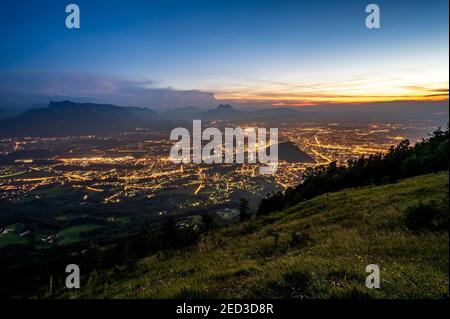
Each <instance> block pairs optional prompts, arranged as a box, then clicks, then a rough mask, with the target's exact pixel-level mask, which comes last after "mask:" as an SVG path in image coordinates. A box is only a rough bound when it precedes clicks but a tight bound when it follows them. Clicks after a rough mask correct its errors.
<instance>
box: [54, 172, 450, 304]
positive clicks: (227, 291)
mask: <svg viewBox="0 0 450 319" xmlns="http://www.w3.org/2000/svg"><path fill="white" fill-rule="evenodd" d="M448 178H449V176H448V172H442V173H437V174H429V175H423V176H419V177H414V178H409V179H405V180H401V181H399V182H397V183H395V184H388V185H383V186H368V187H363V188H355V189H345V190H342V191H339V192H335V193H327V194H323V195H320V196H317V197H315V198H313V199H311V200H308V201H305V202H302V203H300V204H298V205H296V206H294V207H291V208H289V209H287V210H284V211H279V212H274V213H271V214H269V215H264V216H257V217H255V218H253V219H251V220H249V221H247V222H244V223H240V224H237V225H234V226H229V227H225V228H222V229H217V230H212V231H209V232H207V233H205V234H202V235H201V237H200V240H199V241H198V243H197V244H196V245H195V246H193V247H191V248H188V249H184V250H177V251H169V252H159V253H156V254H154V255H151V256H148V257H147V258H144V259H141V260H140V261H139V262H138V265H137V266H136V267H135V269H133V270H131V271H126V272H120V271H117V270H108V271H105V272H94V273H92V274H90V275H89V276H88V277H84V278H83V279H82V285H83V289H80V290H79V291H77V292H70V293H67V292H65V293H64V294H63V295H62V296H61V297H69V298H92V297H95V298H299V299H308V298H448V296H449V292H448V267H449V260H448V259H449V237H448V215H447V216H446V217H445V218H446V220H447V227H446V228H445V229H434V228H433V229H431V228H430V229H427V228H422V229H421V228H418V229H414V230H411V229H410V228H408V227H407V223H406V220H407V214H408V211H410V210H411V209H412V208H414V207H417V206H418V205H420V204H430V203H431V204H432V205H435V206H437V207H441V208H442V209H448V189H449V185H448ZM446 214H448V212H447V213H446ZM369 264H377V265H379V267H380V278H381V284H380V288H379V289H368V288H367V287H366V285H365V280H366V277H367V276H368V275H369V273H366V271H365V270H366V266H367V265H369Z"/></svg>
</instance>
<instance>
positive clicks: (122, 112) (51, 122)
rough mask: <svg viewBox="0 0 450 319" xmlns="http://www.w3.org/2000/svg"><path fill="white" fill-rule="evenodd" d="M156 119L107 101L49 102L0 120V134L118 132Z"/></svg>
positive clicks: (148, 112)
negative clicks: (42, 106) (100, 102)
mask: <svg viewBox="0 0 450 319" xmlns="http://www.w3.org/2000/svg"><path fill="white" fill-rule="evenodd" d="M159 119H160V115H159V114H158V113H156V112H154V111H152V110H150V109H146V108H137V107H119V106H115V105H108V104H93V103H75V102H71V101H62V102H50V104H49V105H48V107H46V108H36V109H30V110H28V111H25V112H24V113H22V114H20V115H18V116H16V117H13V118H9V119H5V120H1V121H0V136H67V135H86V134H102V133H111V132H118V131H121V130H130V129H135V128H137V127H142V126H145V125H149V123H150V122H152V123H154V122H155V121H156V120H159Z"/></svg>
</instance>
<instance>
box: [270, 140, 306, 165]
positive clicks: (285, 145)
mask: <svg viewBox="0 0 450 319" xmlns="http://www.w3.org/2000/svg"><path fill="white" fill-rule="evenodd" d="M278 160H280V161H286V162H288V163H315V160H314V158H312V157H311V156H310V155H309V154H308V153H306V152H305V151H303V150H301V149H300V148H299V147H298V146H297V145H295V144H294V143H293V142H291V141H286V142H281V143H278Z"/></svg>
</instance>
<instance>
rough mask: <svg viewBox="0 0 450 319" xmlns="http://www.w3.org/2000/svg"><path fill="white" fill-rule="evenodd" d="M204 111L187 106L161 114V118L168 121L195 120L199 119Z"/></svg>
mask: <svg viewBox="0 0 450 319" xmlns="http://www.w3.org/2000/svg"><path fill="white" fill-rule="evenodd" d="M204 112H205V111H204V110H202V109H200V108H197V107H194V106H188V107H181V108H177V109H172V110H167V111H164V112H162V113H161V114H162V116H164V117H165V118H168V119H177V120H181V119H182V120H197V119H201V118H202V115H203V113H204Z"/></svg>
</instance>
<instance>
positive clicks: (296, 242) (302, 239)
mask: <svg viewBox="0 0 450 319" xmlns="http://www.w3.org/2000/svg"><path fill="white" fill-rule="evenodd" d="M310 241H311V236H309V234H308V233H305V232H302V231H294V232H293V233H292V235H291V246H292V247H303V246H306V245H307V244H308V243H309V242H310Z"/></svg>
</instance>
